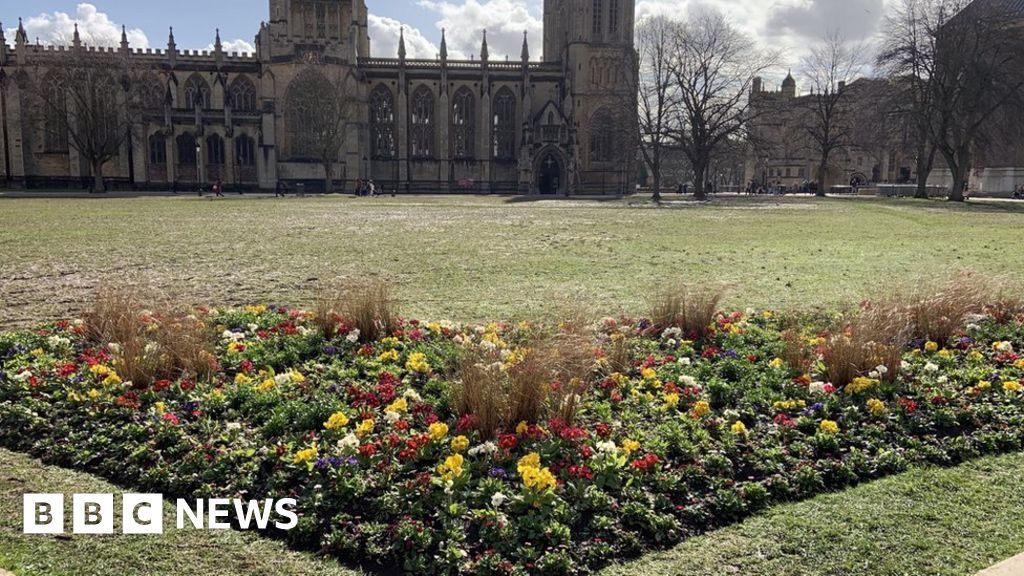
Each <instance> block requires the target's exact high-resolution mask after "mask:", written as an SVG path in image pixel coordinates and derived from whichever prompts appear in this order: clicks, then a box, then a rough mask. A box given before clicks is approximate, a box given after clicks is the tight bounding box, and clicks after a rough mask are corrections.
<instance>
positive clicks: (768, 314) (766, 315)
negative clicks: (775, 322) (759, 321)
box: [761, 310, 775, 320]
mask: <svg viewBox="0 0 1024 576" xmlns="http://www.w3.org/2000/svg"><path fill="white" fill-rule="evenodd" d="M761 316H762V317H763V318H764V319H765V320H771V319H772V317H773V316H775V313H774V312H772V311H771V310H765V311H764V312H762V313H761Z"/></svg>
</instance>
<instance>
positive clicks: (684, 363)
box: [679, 356, 693, 366]
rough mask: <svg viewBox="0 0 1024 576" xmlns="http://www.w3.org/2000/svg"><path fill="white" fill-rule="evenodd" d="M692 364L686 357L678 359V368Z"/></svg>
mask: <svg viewBox="0 0 1024 576" xmlns="http://www.w3.org/2000/svg"><path fill="white" fill-rule="evenodd" d="M692 363H693V361H692V360H690V358H689V357H688V356H683V357H682V358H680V359H679V365H680V366H689V365H690V364H692Z"/></svg>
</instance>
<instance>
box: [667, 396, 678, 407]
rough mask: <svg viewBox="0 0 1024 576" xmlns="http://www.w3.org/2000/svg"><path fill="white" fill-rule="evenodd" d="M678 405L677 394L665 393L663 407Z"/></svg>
mask: <svg viewBox="0 0 1024 576" xmlns="http://www.w3.org/2000/svg"><path fill="white" fill-rule="evenodd" d="M678 405H679V394H675V393H672V394H665V407H666V408H675V407H676V406H678Z"/></svg>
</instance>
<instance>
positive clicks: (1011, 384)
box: [1003, 380, 1021, 392]
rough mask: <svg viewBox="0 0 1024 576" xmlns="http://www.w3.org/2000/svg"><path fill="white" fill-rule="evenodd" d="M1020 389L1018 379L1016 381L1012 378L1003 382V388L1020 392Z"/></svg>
mask: <svg viewBox="0 0 1024 576" xmlns="http://www.w3.org/2000/svg"><path fill="white" fill-rule="evenodd" d="M1020 389H1021V384H1020V382H1017V381H1014V380H1010V381H1008V382H1003V390H1005V391H1007V392H1020Z"/></svg>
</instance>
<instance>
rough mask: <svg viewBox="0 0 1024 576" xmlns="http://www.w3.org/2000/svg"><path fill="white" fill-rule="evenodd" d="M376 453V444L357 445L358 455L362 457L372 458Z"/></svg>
mask: <svg viewBox="0 0 1024 576" xmlns="http://www.w3.org/2000/svg"><path fill="white" fill-rule="evenodd" d="M376 453H377V445H376V444H374V443H372V442H371V443H370V444H363V445H362V446H360V447H359V455H360V456H362V457H363V458H372V457H373V455H374V454H376Z"/></svg>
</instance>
